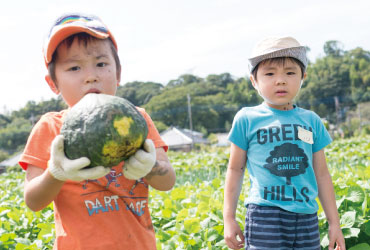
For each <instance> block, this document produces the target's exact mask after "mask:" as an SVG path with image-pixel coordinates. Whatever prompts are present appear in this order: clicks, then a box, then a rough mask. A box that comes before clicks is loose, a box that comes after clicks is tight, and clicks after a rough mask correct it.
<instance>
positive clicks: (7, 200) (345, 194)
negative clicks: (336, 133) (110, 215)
mask: <svg viewBox="0 0 370 250" xmlns="http://www.w3.org/2000/svg"><path fill="white" fill-rule="evenodd" d="M369 142H370V137H362V138H352V139H346V140H336V141H334V142H333V143H332V144H331V145H330V146H329V147H328V148H327V149H326V156H327V162H328V167H329V171H330V173H331V175H332V179H333V184H334V188H335V192H336V202H337V207H338V211H339V214H340V218H341V219H340V223H341V227H342V230H343V234H344V237H345V240H346V247H347V249H349V250H370V181H369V180H370V167H369V166H370V156H369V153H368V152H370V143H369ZM169 157H170V159H171V162H172V165H173V166H174V168H175V170H176V175H177V180H176V185H175V187H174V188H173V189H172V190H171V191H168V192H160V191H157V190H154V189H151V190H150V209H151V214H152V220H153V225H154V229H155V231H156V237H157V248H158V249H159V250H169V249H171V250H172V249H176V250H177V249H187V250H190V249H208V250H212V249H214V250H216V249H217V250H218V249H228V248H227V246H226V244H225V242H224V239H223V230H224V226H223V217H222V208H223V192H224V183H225V173H226V169H227V164H228V157H229V153H228V149H227V148H211V147H209V148H204V149H202V150H201V151H193V152H189V153H181V152H169ZM23 182H24V173H23V172H20V171H15V170H14V168H12V169H11V171H8V172H7V173H4V174H2V175H0V183H1V185H0V249H16V250H19V249H23V250H26V249H29V250H33V249H52V245H53V240H54V219H53V208H52V206H51V205H50V206H48V207H47V208H45V209H44V210H42V211H40V212H37V213H34V212H31V211H30V210H29V209H28V208H26V205H25V203H24V200H23ZM248 189H249V177H248V174H247V173H246V175H245V178H244V189H243V191H242V193H241V196H240V199H239V204H238V210H237V220H238V223H239V224H240V226H241V227H242V228H243V227H244V217H245V213H246V208H245V207H244V206H243V200H244V198H245V196H246V195H247V194H248ZM318 215H319V228H320V234H321V246H322V249H327V248H328V243H329V240H328V223H327V220H326V218H325V215H324V212H323V210H322V208H321V206H320V208H319V211H318Z"/></svg>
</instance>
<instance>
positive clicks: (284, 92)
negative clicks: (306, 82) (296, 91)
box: [275, 90, 288, 95]
mask: <svg viewBox="0 0 370 250" xmlns="http://www.w3.org/2000/svg"><path fill="white" fill-rule="evenodd" d="M275 93H276V94H277V95H286V94H287V93H288V92H287V91H285V90H278V91H276V92H275Z"/></svg>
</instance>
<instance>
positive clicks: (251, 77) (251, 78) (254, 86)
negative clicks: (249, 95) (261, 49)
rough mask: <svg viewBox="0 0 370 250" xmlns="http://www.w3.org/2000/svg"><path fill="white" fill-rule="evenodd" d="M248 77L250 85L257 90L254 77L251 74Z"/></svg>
mask: <svg viewBox="0 0 370 250" xmlns="http://www.w3.org/2000/svg"><path fill="white" fill-rule="evenodd" d="M249 79H250V80H251V82H252V85H253V88H255V89H256V90H258V87H257V86H256V81H255V80H254V77H253V75H252V76H250V77H249Z"/></svg>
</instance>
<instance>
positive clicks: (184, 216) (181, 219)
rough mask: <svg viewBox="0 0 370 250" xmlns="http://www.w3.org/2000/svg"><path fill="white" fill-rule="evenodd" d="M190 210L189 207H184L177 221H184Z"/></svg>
mask: <svg viewBox="0 0 370 250" xmlns="http://www.w3.org/2000/svg"><path fill="white" fill-rule="evenodd" d="M188 214H189V210H188V209H187V208H183V209H181V210H180V212H179V213H178V214H177V216H176V221H183V220H184V219H185V218H186V217H188Z"/></svg>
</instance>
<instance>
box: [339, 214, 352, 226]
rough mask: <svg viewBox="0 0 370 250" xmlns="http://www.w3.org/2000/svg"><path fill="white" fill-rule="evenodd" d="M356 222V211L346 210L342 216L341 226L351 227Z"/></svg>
mask: <svg viewBox="0 0 370 250" xmlns="http://www.w3.org/2000/svg"><path fill="white" fill-rule="evenodd" d="M355 222H356V211H348V212H345V213H344V215H342V217H341V218H340V224H341V228H351V227H352V226H353V225H354V224H355Z"/></svg>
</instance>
